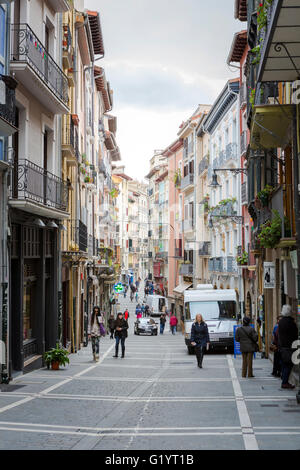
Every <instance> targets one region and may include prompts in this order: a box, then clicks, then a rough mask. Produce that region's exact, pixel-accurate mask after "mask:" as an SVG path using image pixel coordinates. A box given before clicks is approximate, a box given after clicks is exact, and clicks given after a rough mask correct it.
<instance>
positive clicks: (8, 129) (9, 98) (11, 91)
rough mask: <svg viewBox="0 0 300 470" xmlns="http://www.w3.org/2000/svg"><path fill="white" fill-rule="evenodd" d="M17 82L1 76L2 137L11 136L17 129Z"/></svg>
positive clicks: (0, 111)
mask: <svg viewBox="0 0 300 470" xmlns="http://www.w3.org/2000/svg"><path fill="white" fill-rule="evenodd" d="M16 86H17V82H16V80H14V79H13V78H12V77H10V76H8V75H0V136H5V137H7V136H9V135H11V134H13V133H14V132H15V131H16V130H17V129H16V99H15V89H16Z"/></svg>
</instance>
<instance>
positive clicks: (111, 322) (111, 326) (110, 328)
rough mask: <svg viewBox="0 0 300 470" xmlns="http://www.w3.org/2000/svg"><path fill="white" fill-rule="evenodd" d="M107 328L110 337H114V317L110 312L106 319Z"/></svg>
mask: <svg viewBox="0 0 300 470" xmlns="http://www.w3.org/2000/svg"><path fill="white" fill-rule="evenodd" d="M108 328H109V331H110V339H114V331H115V317H114V315H113V314H112V313H111V315H110V317H109V319H108Z"/></svg>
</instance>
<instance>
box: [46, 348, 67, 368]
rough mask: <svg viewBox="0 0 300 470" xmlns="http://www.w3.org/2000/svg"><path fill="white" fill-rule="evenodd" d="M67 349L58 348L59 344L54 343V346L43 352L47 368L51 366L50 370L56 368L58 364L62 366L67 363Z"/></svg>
mask: <svg viewBox="0 0 300 470" xmlns="http://www.w3.org/2000/svg"><path fill="white" fill-rule="evenodd" d="M68 355H69V351H67V350H66V349H64V348H60V347H59V344H58V343H56V348H52V349H50V350H49V351H46V352H45V353H44V361H45V363H46V364H47V368H48V369H49V368H50V364H51V368H52V370H58V369H59V366H60V365H62V366H64V365H65V364H69V362H70V359H69V358H68Z"/></svg>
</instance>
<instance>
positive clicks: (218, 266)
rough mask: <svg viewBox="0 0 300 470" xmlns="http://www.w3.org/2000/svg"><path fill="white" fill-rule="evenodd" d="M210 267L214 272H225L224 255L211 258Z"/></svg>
mask: <svg viewBox="0 0 300 470" xmlns="http://www.w3.org/2000/svg"><path fill="white" fill-rule="evenodd" d="M208 269H209V271H212V272H218V273H220V272H223V270H224V260H223V258H222V257H218V258H210V260H209V263H208Z"/></svg>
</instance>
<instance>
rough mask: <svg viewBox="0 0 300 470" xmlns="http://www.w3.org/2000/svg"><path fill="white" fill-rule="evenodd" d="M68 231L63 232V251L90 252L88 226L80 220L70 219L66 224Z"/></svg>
mask: <svg viewBox="0 0 300 470" xmlns="http://www.w3.org/2000/svg"><path fill="white" fill-rule="evenodd" d="M64 224H65V225H66V227H67V231H65V232H62V234H63V240H62V249H63V251H81V252H85V253H86V252H87V250H88V233H87V226H86V225H85V224H84V223H83V222H81V220H79V219H69V220H66V221H65V222H64Z"/></svg>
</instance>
